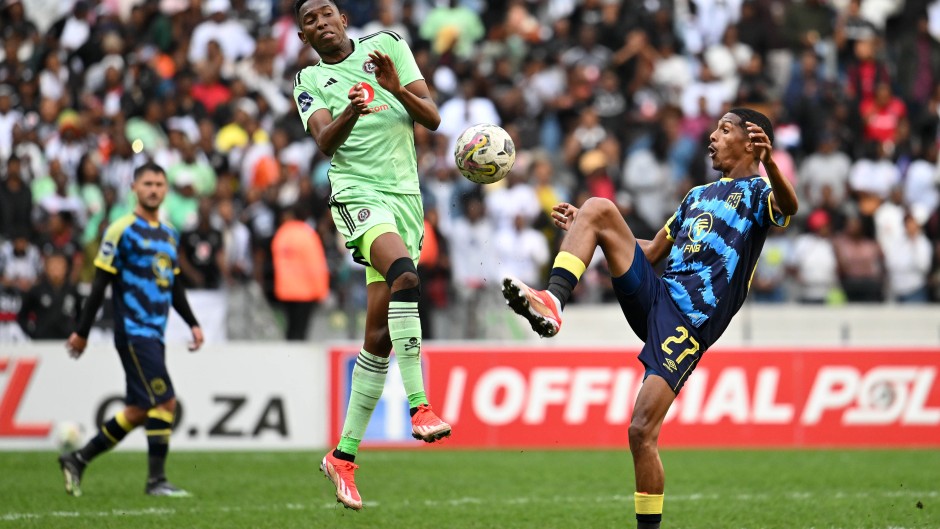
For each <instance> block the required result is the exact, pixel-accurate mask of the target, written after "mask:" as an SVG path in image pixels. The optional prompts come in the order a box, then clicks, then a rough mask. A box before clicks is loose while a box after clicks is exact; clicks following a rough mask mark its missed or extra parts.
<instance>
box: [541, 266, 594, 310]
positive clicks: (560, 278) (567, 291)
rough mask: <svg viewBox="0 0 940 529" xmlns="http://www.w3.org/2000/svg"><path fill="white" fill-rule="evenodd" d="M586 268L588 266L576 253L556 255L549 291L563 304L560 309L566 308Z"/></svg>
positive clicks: (549, 278) (549, 279)
mask: <svg viewBox="0 0 940 529" xmlns="http://www.w3.org/2000/svg"><path fill="white" fill-rule="evenodd" d="M585 269H587V266H586V265H585V264H584V262H583V261H581V259H578V258H577V257H576V256H575V255H574V254H571V253H568V252H559V253H558V255H557V256H555V264H553V265H552V273H551V275H550V276H549V277H548V291H549V292H551V293H552V295H553V296H555V299H557V300H558V302H559V303H560V304H561V307H559V308H560V309H563V308H565V305H566V304H567V303H568V298H570V297H571V292H572V291H573V290H574V287H576V286H578V281H579V280H580V279H581V274H583V273H584V270H585Z"/></svg>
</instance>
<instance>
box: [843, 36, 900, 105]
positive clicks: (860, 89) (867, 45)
mask: <svg viewBox="0 0 940 529" xmlns="http://www.w3.org/2000/svg"><path fill="white" fill-rule="evenodd" d="M876 47H877V41H876V40H875V39H874V38H870V39H866V40H859V41H857V42H856V43H855V61H853V62H852V63H851V64H850V65H849V67H848V73H847V76H848V80H847V83H846V87H845V88H846V91H847V93H848V96H849V97H850V98H852V99H854V100H855V101H856V102H857V103H858V104H861V103H864V102H866V101H868V100H870V99H873V98H874V97H875V90H876V89H877V87H878V85H879V84H880V83H890V82H891V76H890V74H889V73H888V68H887V66H886V65H885V64H884V62H883V61H881V60H879V59H878V58H877V57H876V54H875V51H876Z"/></svg>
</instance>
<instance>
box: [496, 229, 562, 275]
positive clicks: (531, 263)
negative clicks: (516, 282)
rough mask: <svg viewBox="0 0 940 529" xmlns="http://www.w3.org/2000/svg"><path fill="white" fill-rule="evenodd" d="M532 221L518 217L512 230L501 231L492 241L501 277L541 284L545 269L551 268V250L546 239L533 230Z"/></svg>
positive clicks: (540, 233)
mask: <svg viewBox="0 0 940 529" xmlns="http://www.w3.org/2000/svg"><path fill="white" fill-rule="evenodd" d="M530 222H531V221H530V219H527V218H526V217H524V216H522V215H517V216H516V218H515V219H514V222H513V225H512V227H510V228H508V229H501V230H499V231H497V232H496V233H495V234H494V235H495V236H494V238H493V239H494V240H493V241H492V242H493V244H492V246H493V249H494V250H495V252H496V262H497V263H498V273H499V277H507V276H513V277H516V278H519V279H521V280H522V281H526V278H528V280H531V281H539V279H540V278H541V277H542V272H543V270H542V268H543V267H544V266H545V265H547V264H548V259H549V257H550V255H549V249H548V241H546V240H545V235H544V234H543V233H542V232H540V231H538V230H536V229H534V228H532V225H531V224H530Z"/></svg>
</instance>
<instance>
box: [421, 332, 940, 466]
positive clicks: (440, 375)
mask: <svg viewBox="0 0 940 529" xmlns="http://www.w3.org/2000/svg"><path fill="white" fill-rule="evenodd" d="M425 352H426V353H427V354H428V356H429V357H432V358H433V363H431V364H429V365H428V376H429V377H430V382H431V383H433V385H434V387H435V388H437V389H438V391H437V392H436V393H435V397H434V398H435V400H434V402H433V404H434V406H435V408H436V409H437V410H438V411H439V413H440V415H441V418H442V419H444V420H445V421H448V422H449V423H450V424H451V425H452V426H453V428H454V435H453V437H452V438H451V439H450V440H448V443H447V445H448V446H454V447H456V446H459V447H478V448H484V447H489V448H507V447H568V448H572V447H618V448H625V447H626V446H627V444H628V442H627V428H628V427H629V424H630V417H631V414H632V411H633V403H634V401H635V400H636V395H637V393H638V391H639V389H640V387H641V385H642V381H643V376H644V369H643V368H642V366H641V365H640V364H639V362H638V360H637V359H636V354H637V351H632V350H631V351H626V350H596V349H594V350H567V349H551V350H547V351H546V350H544V349H539V350H536V349H532V350H525V349H489V350H487V349H477V348H474V349H438V348H432V347H425ZM938 371H940V351H925V350H920V351H918V350H896V351H895V350H892V351H866V350H844V349H839V350H800V351H792V350H769V349H757V350H741V351H721V350H714V351H709V352H707V353H706V354H705V356H704V357H703V359H702V362H701V365H700V366H699V367H698V368H696V370H695V372H694V373H693V374H692V376H691V378H690V379H689V381H688V382H687V383H686V385H685V387H684V388H683V390H682V392H681V393H680V395H679V397H678V398H677V399H676V401H675V403H674V404H673V406H672V408H671V409H670V411H669V414H668V415H667V417H666V422H665V426H664V427H663V430H662V433H661V436H660V442H661V443H662V444H663V445H667V446H716V447H717V446H784V447H786V446H802V447H809V446H934V447H936V446H940V380H938V378H940V377H938Z"/></svg>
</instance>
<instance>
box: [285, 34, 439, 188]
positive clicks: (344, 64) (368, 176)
mask: <svg viewBox="0 0 940 529" xmlns="http://www.w3.org/2000/svg"><path fill="white" fill-rule="evenodd" d="M352 44H353V51H352V53H351V54H350V55H349V56H348V57H346V58H345V59H343V60H342V61H340V62H338V63H336V64H326V63H324V62H323V61H320V63H319V64H316V65H314V66H308V67H306V68H304V69H303V70H301V71H299V72H297V75H296V76H295V77H294V103H295V104H296V105H297V110H298V111H299V112H300V119H301V121H303V123H304V128H307V121H308V120H309V119H310V116H311V115H313V113H314V112H316V111H317V110H319V109H321V108H324V109H326V110H328V111H329V112H330V115H331V116H333V118H336V116H338V115H339V114H340V113H341V112H342V111H343V109H345V108H346V106H347V105H349V90H350V89H351V88H352V87H353V85H355V84H356V83H360V82H361V83H362V84H363V87H364V89H365V90H366V93H367V96H366V100H367V101H368V106H369V109H370V110H371V113H369V114H363V115H361V116H359V120H358V121H357V122H356V125H355V126H354V127H353V129H352V132H350V133H349V137H348V138H346V141H345V142H343V144H342V145H340V147H339V148H338V149H337V150H336V152H335V153H334V154H333V160H332V163H331V167H330V172H329V175H330V185H331V186H332V188H333V193H337V192H339V191H342V190H343V189H346V188H349V187H356V186H368V187H370V188H371V189H373V190H378V191H383V192H391V193H400V194H416V193H419V192H420V191H419V190H418V160H417V155H416V154H415V138H414V121H413V120H412V119H411V116H409V115H408V111H407V110H406V109H405V107H404V105H402V104H401V102H400V101H398V99H396V98H395V96H393V95H392V94H391V93H390V92H388V91H387V90H385V89H384V88H382V87H381V86H379V83H378V82H377V81H376V80H375V66H374V65H373V64H372V60H371V59H369V53H371V52H372V51H373V50H378V51H381V52H382V53H385V54H387V55H388V56H389V57H391V59H392V62H394V63H395V68H396V70H397V71H398V79H399V80H400V81H401V84H402V86H407V85H408V84H409V83H411V82H414V81H417V80H419V79H423V78H424V77H423V76H422V75H421V72H420V71H419V70H418V65H417V64H416V63H415V59H414V56H413V55H412V54H411V49H409V48H408V45H407V44H406V43H405V41H404V40H402V38H401V37H400V36H398V35H397V34H396V33H393V32H391V31H380V32H378V33H374V34H372V35H367V36H365V37H362V38H360V39H358V40H356V39H354V40H353V41H352Z"/></svg>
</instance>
